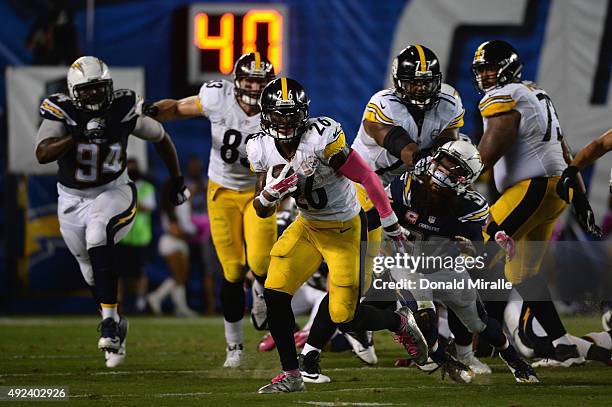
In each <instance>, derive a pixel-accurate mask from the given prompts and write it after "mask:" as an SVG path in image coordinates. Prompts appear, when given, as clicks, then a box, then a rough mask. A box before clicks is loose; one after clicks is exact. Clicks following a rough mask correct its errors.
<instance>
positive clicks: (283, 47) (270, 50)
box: [187, 3, 289, 85]
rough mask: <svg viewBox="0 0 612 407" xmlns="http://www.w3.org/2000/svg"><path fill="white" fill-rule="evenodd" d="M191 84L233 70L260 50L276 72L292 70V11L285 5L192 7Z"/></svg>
mask: <svg viewBox="0 0 612 407" xmlns="http://www.w3.org/2000/svg"><path fill="white" fill-rule="evenodd" d="M188 19H189V23H188V26H189V33H188V36H187V38H188V40H187V41H188V43H187V49H188V53H187V58H188V67H189V69H188V72H189V83H190V84H192V85H197V84H201V83H202V82H204V81H207V80H211V79H220V78H222V77H224V76H226V75H229V74H231V73H232V70H233V68H234V62H235V61H236V60H237V59H238V58H239V57H240V55H242V54H246V53H249V52H254V51H259V52H260V53H261V54H262V55H266V56H267V57H268V59H269V60H270V62H272V64H273V65H274V69H275V72H276V74H278V73H279V72H283V73H284V74H286V73H287V72H288V66H287V65H288V59H289V58H288V55H289V42H288V38H287V33H288V32H289V30H288V13H287V7H286V6H285V5H282V4H262V3H253V4H248V3H227V4H218V3H216V4H212V3H195V4H192V5H191V6H190V7H189V17H188Z"/></svg>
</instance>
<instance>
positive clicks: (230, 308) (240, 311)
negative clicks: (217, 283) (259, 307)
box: [221, 278, 244, 322]
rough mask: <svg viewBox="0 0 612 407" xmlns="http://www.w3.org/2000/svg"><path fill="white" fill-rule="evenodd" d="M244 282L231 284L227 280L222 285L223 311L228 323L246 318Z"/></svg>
mask: <svg viewBox="0 0 612 407" xmlns="http://www.w3.org/2000/svg"><path fill="white" fill-rule="evenodd" d="M242 286H243V282H242V280H241V281H239V282H237V283H230V282H229V281H227V280H226V279H225V278H224V279H223V282H222V283H221V309H222V310H223V318H225V320H226V321H227V322H238V321H240V320H241V319H242V317H243V316H244V290H243V288H242Z"/></svg>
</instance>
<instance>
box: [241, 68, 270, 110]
mask: <svg viewBox="0 0 612 407" xmlns="http://www.w3.org/2000/svg"><path fill="white" fill-rule="evenodd" d="M269 81H270V79H269V78H267V77H266V76H265V75H262V76H255V75H237V76H236V79H235V80H234V93H235V94H236V98H238V100H240V101H241V102H243V103H244V104H246V105H249V106H258V103H259V97H260V96H261V91H262V90H263V88H265V86H266V84H267V83H268V82H269Z"/></svg>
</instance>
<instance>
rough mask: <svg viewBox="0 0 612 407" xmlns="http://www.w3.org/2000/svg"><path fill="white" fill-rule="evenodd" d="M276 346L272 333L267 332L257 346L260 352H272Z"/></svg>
mask: <svg viewBox="0 0 612 407" xmlns="http://www.w3.org/2000/svg"><path fill="white" fill-rule="evenodd" d="M274 348H276V342H274V338H273V337H272V334H265V335H264V336H263V337H262V338H261V341H259V345H258V346H257V350H258V351H260V352H270V351H271V350H272V349H274Z"/></svg>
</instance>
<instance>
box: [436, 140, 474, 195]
mask: <svg viewBox="0 0 612 407" xmlns="http://www.w3.org/2000/svg"><path fill="white" fill-rule="evenodd" d="M444 158H446V159H447V160H446V161H445V162H443V160H444ZM483 168H484V165H483V164H482V160H481V159H480V153H479V152H478V149H477V148H476V147H475V146H474V145H473V144H472V143H468V142H467V141H464V140H456V141H449V142H448V143H445V144H444V145H443V146H442V147H440V148H438V149H437V150H436V152H435V154H434V155H433V159H432V161H431V164H430V165H429V168H428V169H427V174H429V175H430V176H431V180H432V181H433V182H434V183H436V184H438V185H440V186H441V187H444V188H452V189H454V190H455V191H457V192H463V191H465V190H466V188H467V187H468V186H469V185H470V184H472V183H473V182H474V181H476V179H477V178H478V176H479V175H480V172H481V171H482V169H483Z"/></svg>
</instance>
